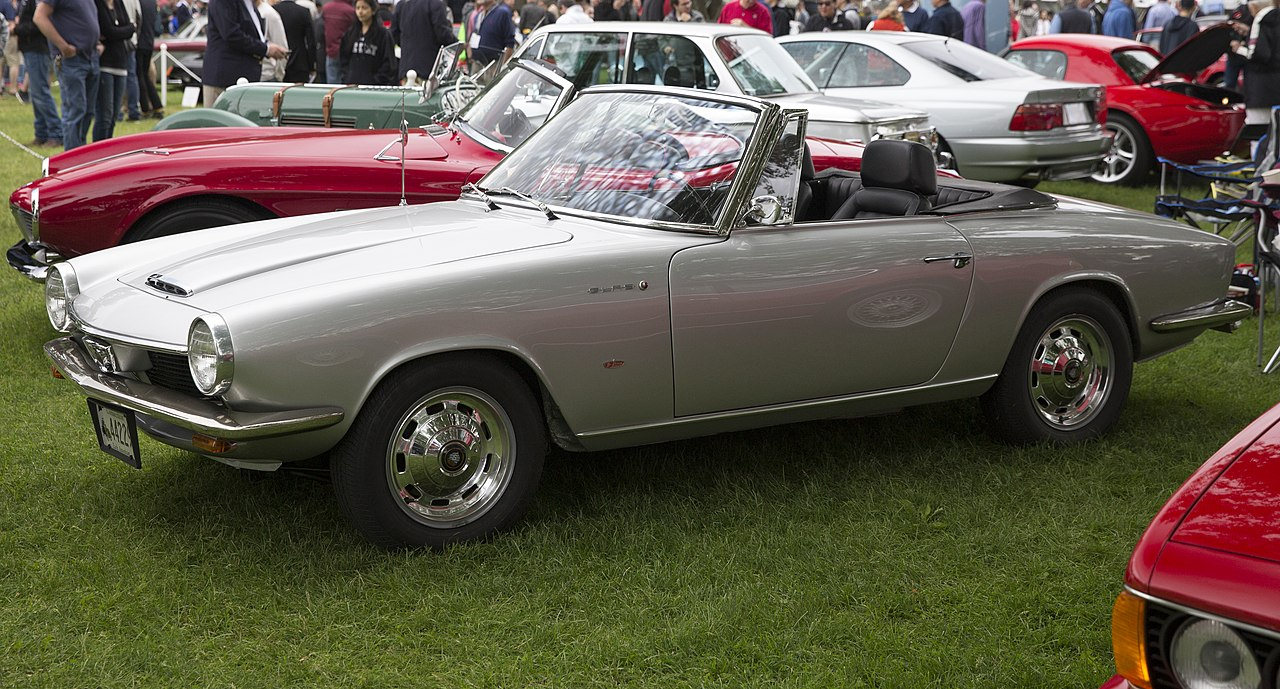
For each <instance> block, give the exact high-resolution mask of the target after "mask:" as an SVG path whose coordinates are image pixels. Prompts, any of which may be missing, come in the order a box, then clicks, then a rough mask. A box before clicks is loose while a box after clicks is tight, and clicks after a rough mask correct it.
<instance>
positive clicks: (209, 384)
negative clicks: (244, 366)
mask: <svg viewBox="0 0 1280 689" xmlns="http://www.w3.org/2000/svg"><path fill="white" fill-rule="evenodd" d="M187 366H188V367H189V368H190V369H191V380H193V381H195V384H196V388H197V389H198V390H200V392H201V393H203V394H205V395H217V394H221V393H223V392H225V391H226V389H227V388H229V387H231V376H232V373H233V372H234V371H235V354H234V353H233V352H232V350H231V331H229V330H227V324H226V323H225V322H224V321H223V320H222V318H221V317H220V316H218V315H217V314H214V313H210V314H206V315H204V316H200V317H199V318H197V319H195V320H194V321H192V323H191V330H189V331H188V333H187Z"/></svg>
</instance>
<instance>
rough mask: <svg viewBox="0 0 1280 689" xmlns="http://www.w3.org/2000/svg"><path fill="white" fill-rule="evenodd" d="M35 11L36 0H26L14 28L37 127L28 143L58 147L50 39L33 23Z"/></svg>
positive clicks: (59, 120)
mask: <svg viewBox="0 0 1280 689" xmlns="http://www.w3.org/2000/svg"><path fill="white" fill-rule="evenodd" d="M35 14H36V0H26V1H25V2H24V3H23V4H22V11H21V12H20V13H19V14H18V23H17V24H16V25H15V26H14V29H13V31H14V33H15V34H17V41H18V48H19V49H20V50H21V51H22V59H23V60H24V61H25V62H26V65H27V94H28V95H29V96H30V98H31V113H32V116H33V117H34V123H35V130H36V138H35V141H32V142H31V143H32V144H33V145H36V146H61V145H62V118H61V117H60V116H59V115H58V105H57V103H54V101H53V92H52V90H51V89H50V88H49V86H50V85H49V70H50V69H51V68H52V67H53V58H52V57H51V56H50V55H49V41H47V40H45V37H44V34H42V33H40V29H38V28H37V27H36V25H35Z"/></svg>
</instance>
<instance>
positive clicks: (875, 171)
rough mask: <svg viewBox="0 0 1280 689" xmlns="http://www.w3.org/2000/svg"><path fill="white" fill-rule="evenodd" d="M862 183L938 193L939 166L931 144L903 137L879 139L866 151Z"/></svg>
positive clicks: (864, 153)
mask: <svg viewBox="0 0 1280 689" xmlns="http://www.w3.org/2000/svg"><path fill="white" fill-rule="evenodd" d="M862 186H864V187H886V188H889V189H902V190H904V191H913V192H915V193H917V194H920V195H921V196H932V195H934V194H936V193H938V169H937V167H936V166H935V164H934V162H933V152H932V151H930V150H929V147H928V146H925V145H924V144H919V143H916V142H914V141H905V140H902V139H876V140H875V141H872V142H871V143H869V144H867V147H866V150H864V151H863V152H862Z"/></svg>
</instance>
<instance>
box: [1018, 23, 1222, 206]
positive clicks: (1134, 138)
mask: <svg viewBox="0 0 1280 689" xmlns="http://www.w3.org/2000/svg"><path fill="white" fill-rule="evenodd" d="M1233 33H1234V32H1233V31H1232V30H1231V28H1230V27H1229V26H1227V25H1225V24H1223V25H1218V26H1215V27H1211V28H1209V29H1206V30H1204V31H1202V32H1200V33H1199V34H1197V35H1196V36H1195V37H1194V38H1192V39H1190V40H1188V41H1187V42H1186V43H1183V44H1182V45H1181V46H1180V47H1178V49H1177V50H1174V51H1173V52H1172V53H1170V54H1169V56H1168V57H1165V58H1161V56H1160V53H1159V52H1158V51H1156V49H1155V48H1152V47H1151V46H1149V45H1144V44H1142V43H1139V42H1138V41H1131V40H1128V39H1123V38H1114V37H1111V36H1095V35H1092V34H1054V35H1051V36H1036V37H1033V38H1024V39H1022V40H1020V41H1018V42H1016V43H1014V44H1013V45H1011V46H1009V49H1008V51H1007V52H1006V53H1005V58H1006V59H1008V60H1009V61H1011V62H1013V63H1014V64H1017V65H1020V66H1022V67H1025V68H1027V69H1030V70H1031V71H1033V72H1036V73H1038V74H1043V75H1044V76H1047V77H1051V78H1054V79H1066V80H1067V81H1084V82H1092V83H1097V84H1102V85H1104V86H1106V87H1107V103H1106V113H1105V114H1106V127H1107V129H1108V130H1110V131H1111V133H1112V135H1113V137H1114V143H1113V145H1112V149H1111V153H1110V155H1108V157H1107V160H1106V162H1105V164H1104V166H1103V168H1102V170H1100V171H1099V172H1098V173H1097V174H1095V175H1094V179H1096V180H1098V181H1100V182H1120V183H1123V184H1137V183H1140V182H1142V181H1143V180H1145V179H1146V178H1147V176H1148V175H1149V173H1150V172H1151V170H1152V169H1153V167H1154V165H1155V162H1156V158H1157V157H1161V158H1168V159H1169V160H1172V161H1174V162H1177V163H1195V162H1199V161H1201V160H1208V159H1212V158H1213V157H1214V156H1217V155H1220V154H1221V153H1223V152H1225V151H1228V150H1230V149H1231V148H1232V147H1233V146H1234V144H1235V142H1236V138H1237V136H1239V134H1240V130H1241V128H1242V127H1243V126H1244V116H1245V113H1244V102H1243V99H1242V97H1241V96H1240V94H1239V93H1237V92H1235V91H1231V90H1229V89H1224V88H1220V87H1217V86H1209V85H1206V84H1197V83H1195V82H1193V81H1192V80H1190V79H1188V78H1187V76H1186V75H1192V76H1193V77H1194V75H1195V74H1197V73H1199V72H1200V71H1201V70H1203V69H1205V68H1206V67H1208V66H1209V65H1211V64H1213V62H1214V61H1215V60H1217V59H1218V58H1219V57H1221V56H1222V55H1223V53H1225V52H1226V50H1227V48H1228V44H1229V42H1230V40H1231V36H1232V35H1233Z"/></svg>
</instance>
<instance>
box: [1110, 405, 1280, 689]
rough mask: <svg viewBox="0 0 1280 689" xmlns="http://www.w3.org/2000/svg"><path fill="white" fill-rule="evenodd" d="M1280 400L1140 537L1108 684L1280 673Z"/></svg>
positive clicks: (1246, 680) (1197, 683)
mask: <svg viewBox="0 0 1280 689" xmlns="http://www.w3.org/2000/svg"><path fill="white" fill-rule="evenodd" d="M1273 462H1280V406H1276V407H1273V408H1272V409H1271V410H1270V411H1268V412H1267V413H1265V414H1263V415H1262V416H1261V417H1259V418H1258V419H1257V420H1256V421H1254V422H1253V423H1252V424H1250V425H1249V426H1248V427H1246V428H1245V429H1244V430H1243V431H1241V432H1240V433H1239V434H1238V435H1236V437H1235V438H1232V439H1231V441H1230V442H1228V443H1227V444H1226V445H1224V446H1223V447H1222V449H1220V450H1218V452H1217V453H1216V454H1214V455H1213V456H1212V457H1210V458H1209V461H1207V462H1205V463H1204V465H1203V466H1201V467H1200V469H1198V470H1197V471H1196V473H1194V474H1192V476H1191V478H1190V479H1188V480H1187V482H1186V483H1184V484H1183V485H1182V488H1180V489H1178V491H1177V492H1176V493H1174V494H1173V497H1172V498H1170V499H1169V502H1168V503H1166V504H1165V506H1164V508H1163V509H1161V510H1160V512H1159V514H1157V515H1156V518H1155V520H1154V521H1152V522H1151V525H1150V526H1148V527H1147V530H1146V533H1144V534H1143V535H1142V538H1141V539H1140V540H1139V541H1138V545H1137V547H1136V548H1135V549H1134V551H1133V556H1132V557H1131V558H1130V560H1129V567H1128V570H1127V571H1126V572H1125V577H1124V579H1125V588H1124V591H1123V592H1122V593H1121V594H1120V596H1119V597H1118V598H1117V599H1116V603H1115V608H1114V610H1113V613H1112V621H1111V634H1112V647H1113V650H1114V652H1115V659H1116V675H1115V676H1114V677H1112V678H1111V679H1109V680H1108V681H1107V682H1106V683H1105V684H1104V685H1103V688H1104V689H1133V688H1135V687H1142V688H1143V689H1201V688H1203V689H1209V688H1211V687H1212V688H1215V689H1229V688H1230V689H1234V688H1237V687H1238V688H1240V689H1245V688H1249V689H1262V688H1263V687H1266V688H1272V687H1275V686H1276V683H1277V681H1278V679H1280V677H1278V675H1277V672H1278V670H1280V596H1277V595H1276V593H1277V591H1280V520H1277V518H1276V515H1277V509H1276V508H1277V506H1278V505H1280V472H1278V471H1276V467H1277V466H1278V465H1277V464H1273Z"/></svg>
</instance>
